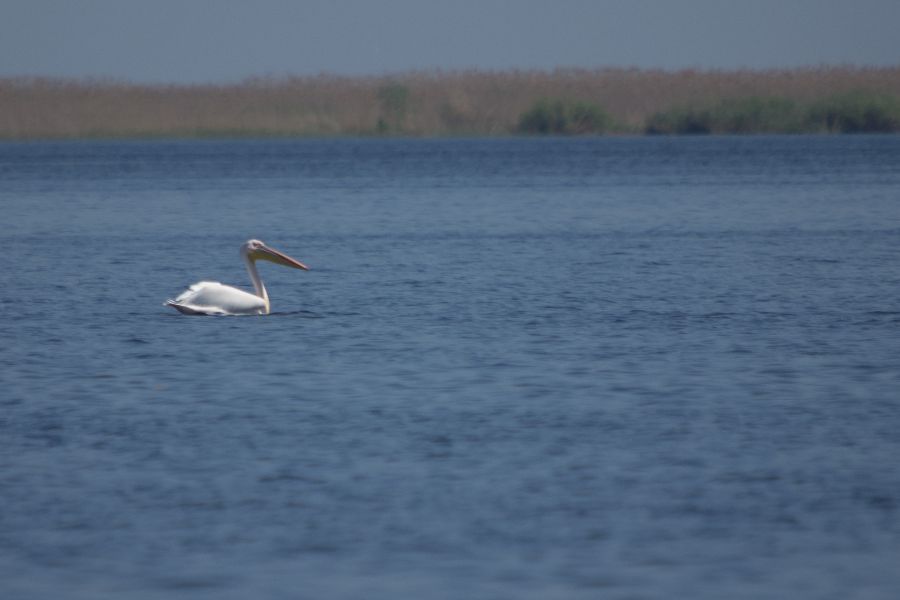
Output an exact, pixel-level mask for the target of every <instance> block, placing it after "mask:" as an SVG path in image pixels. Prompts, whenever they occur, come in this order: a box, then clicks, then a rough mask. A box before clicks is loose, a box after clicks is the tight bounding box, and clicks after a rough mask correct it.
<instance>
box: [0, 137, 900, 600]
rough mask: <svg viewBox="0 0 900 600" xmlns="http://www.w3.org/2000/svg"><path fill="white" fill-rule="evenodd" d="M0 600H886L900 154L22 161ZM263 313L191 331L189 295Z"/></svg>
mask: <svg viewBox="0 0 900 600" xmlns="http://www.w3.org/2000/svg"><path fill="white" fill-rule="evenodd" d="M0 209H2V220H3V223H4V227H3V228H2V230H0V245H2V248H3V250H4V257H5V267H4V268H3V269H2V270H0V308H2V313H0V340H2V345H0V596H2V597H3V598H11V599H13V598H20V599H33V598H63V597H64V598H72V599H88V598H90V599H97V598H102V599H106V598H117V599H118V598H139V599H144V598H186V599H212V598H216V599H218V598H226V599H232V598H233V599H243V598H311V599H318V598H348V599H349V598H363V597H365V598H370V599H394V598H422V599H432V598H433V599H450V598H535V599H546V598H566V599H568V598H717V599H718V598H836V599H837V598H841V599H843V598H877V599H881V598H884V599H888V598H896V597H897V593H898V592H897V590H898V589H900V569H898V568H897V565H900V469H898V457H900V352H898V350H900V296H898V290H900V137H840V138H837V137H834V138H814V137H811V138H806V137H779V138H767V137H753V138H692V139H685V138H678V139H666V138H657V139H596V140H585V139H577V140H527V139H514V140H474V141H473V140H451V141H377V140H364V141H352V140H343V141H300V142H293V141H276V142H268V141H266V142H177V143H166V142H154V143H65V144H45V143H38V144H7V145H0ZM249 237H258V238H260V239H263V240H265V241H266V242H268V243H270V244H271V245H272V246H274V247H276V248H279V249H281V250H283V251H285V252H286V253H288V254H290V255H291V256H294V257H295V258H298V259H300V260H302V261H304V262H306V263H307V264H308V265H310V266H311V267H312V269H313V270H312V271H311V272H309V273H302V272H300V271H295V270H289V269H284V268H280V267H277V266H272V265H268V264H263V266H262V275H263V278H264V280H265V281H266V283H267V285H268V287H269V292H270V294H271V296H272V301H273V310H274V311H275V314H273V315H271V316H268V317H231V318H212V317H207V318H204V317H185V316H181V315H179V314H177V313H175V312H174V311H172V310H171V309H167V308H164V307H163V306H162V302H163V301H164V300H165V299H166V298H168V297H172V296H173V295H175V294H177V293H178V292H179V291H180V290H181V289H183V288H184V287H185V286H186V285H187V284H189V283H192V282H194V281H198V280H200V279H214V280H220V281H223V282H226V283H232V284H241V285H247V283H248V279H247V276H246V274H245V272H244V271H243V267H242V266H241V264H240V262H239V259H238V256H237V248H238V246H239V244H240V243H241V242H243V241H244V240H245V239H247V238H249Z"/></svg>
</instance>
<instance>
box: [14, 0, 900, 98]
mask: <svg viewBox="0 0 900 600" xmlns="http://www.w3.org/2000/svg"><path fill="white" fill-rule="evenodd" d="M898 29H900V0H853V1H852V2H851V1H847V0H740V1H736V0H517V1H501V0H456V1H454V2H450V1H448V0H343V1H342V0H295V1H291V0H241V1H238V0H152V1H148V0H73V1H69V0H0V77H8V76H61V77H77V78H83V77H99V78H113V79H123V80H128V81H134V82H142V83H143V82H147V83H191V82H197V83H205V82H234V81H238V80H242V79H244V78H248V77H258V76H275V77H282V76H287V75H294V74H296V75H312V74H318V73H322V72H326V73H335V74H347V75H361V74H374V75H381V74H385V73H393V72H402V71H408V70H414V69H445V70H457V69H470V68H478V69H510V68H517V69H552V68H555V67H581V68H602V67H640V68H663V69H682V68H699V69H735V68H754V69H767V68H780V67H802V66H820V65H862V66H866V65H871V66H891V65H900V36H898V33H897V31H898Z"/></svg>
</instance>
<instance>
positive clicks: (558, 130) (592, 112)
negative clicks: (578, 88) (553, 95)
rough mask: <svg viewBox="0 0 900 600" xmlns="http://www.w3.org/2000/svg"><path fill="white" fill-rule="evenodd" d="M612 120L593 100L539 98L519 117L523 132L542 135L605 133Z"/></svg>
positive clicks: (520, 127)
mask: <svg viewBox="0 0 900 600" xmlns="http://www.w3.org/2000/svg"><path fill="white" fill-rule="evenodd" d="M611 122H612V119H610V117H609V115H608V114H607V113H606V111H605V110H603V109H602V108H601V107H600V106H598V105H596V104H592V103H590V102H580V101H576V102H573V101H563V100H546V99H545V100H539V101H538V102H536V103H535V104H534V106H532V107H531V108H530V109H529V110H528V111H526V112H525V113H523V114H522V115H521V116H520V117H519V127H518V130H519V132H520V133H528V134H541V135H582V134H602V133H604V132H606V131H608V130H609V128H610V125H611Z"/></svg>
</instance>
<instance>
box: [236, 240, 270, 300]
mask: <svg viewBox="0 0 900 600" xmlns="http://www.w3.org/2000/svg"><path fill="white" fill-rule="evenodd" d="M242 256H243V259H244V264H245V265H247V272H248V273H250V279H251V281H253V289H254V290H255V291H256V295H257V296H259V297H260V298H262V299H263V302H265V303H266V312H265V313H264V314H269V294H267V293H266V286H264V285H263V282H262V279H260V277H259V272H258V271H257V270H256V261H255V260H251V259H250V257H249V256H247V255H246V254H242Z"/></svg>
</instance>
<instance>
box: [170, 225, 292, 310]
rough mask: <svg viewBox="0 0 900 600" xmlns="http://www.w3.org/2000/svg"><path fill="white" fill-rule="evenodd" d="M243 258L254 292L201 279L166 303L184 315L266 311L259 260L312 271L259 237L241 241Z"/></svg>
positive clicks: (266, 301)
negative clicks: (257, 264)
mask: <svg viewBox="0 0 900 600" xmlns="http://www.w3.org/2000/svg"><path fill="white" fill-rule="evenodd" d="M241 258H242V259H243V260H244V264H245V265H247V272H248V273H250V279H251V280H252V281H253V289H254V290H255V291H256V293H255V294H251V293H250V292H245V291H244V290H239V289H237V288H235V287H231V286H230V285H222V284H221V283H219V282H218V281H201V282H199V283H195V284H194V285H192V286H191V287H189V288H188V289H187V290H185V291H184V292H182V293H181V294H180V295H179V296H178V297H176V298H175V299H174V300H166V304H165V305H166V306H171V307H172V308H174V309H175V310H177V311H178V312H180V313H183V314H185V315H267V314H269V295H268V294H267V293H266V286H264V285H263V282H262V279H260V278H259V273H258V272H257V271H256V261H258V260H268V261H270V262H273V263H276V264H279V265H284V266H286V267H293V268H295V269H303V270H304V271H309V267H307V266H306V265H304V264H303V263H302V262H300V261H299V260H294V259H293V258H291V257H290V256H287V255H286V254H282V253H281V252H279V251H278V250H275V249H274V248H270V247H269V246H266V245H265V244H264V243H262V242H261V241H259V240H248V241H246V242H244V243H243V244H242V245H241Z"/></svg>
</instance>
